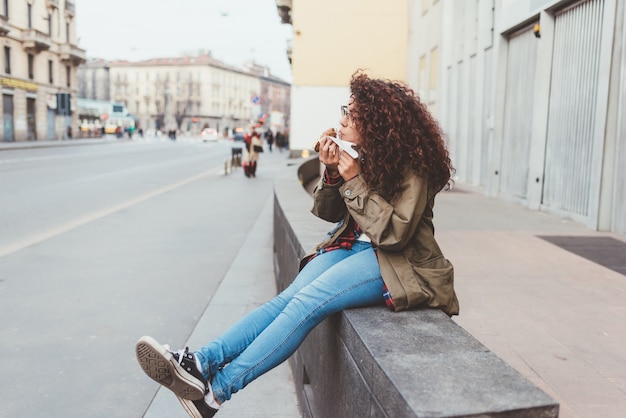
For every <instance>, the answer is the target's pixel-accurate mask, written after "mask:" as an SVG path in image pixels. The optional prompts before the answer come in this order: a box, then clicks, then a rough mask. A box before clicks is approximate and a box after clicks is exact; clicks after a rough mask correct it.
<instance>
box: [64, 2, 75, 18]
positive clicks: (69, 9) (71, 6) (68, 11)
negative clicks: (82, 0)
mask: <svg viewBox="0 0 626 418" xmlns="http://www.w3.org/2000/svg"><path fill="white" fill-rule="evenodd" d="M75 14H76V3H75V2H73V1H70V0H65V15H66V16H69V17H74V15H75Z"/></svg>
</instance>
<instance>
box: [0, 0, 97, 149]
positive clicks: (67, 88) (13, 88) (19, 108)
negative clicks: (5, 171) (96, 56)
mask: <svg viewBox="0 0 626 418" xmlns="http://www.w3.org/2000/svg"><path fill="white" fill-rule="evenodd" d="M74 19H75V7H74V2H73V1H69V0H45V1H33V0H27V1H24V0H4V1H3V2H2V4H1V5H0V40H1V41H2V69H1V71H2V72H1V73H0V85H1V86H2V102H1V104H0V106H1V107H2V112H1V113H0V117H1V118H2V131H0V135H1V136H0V138H1V140H2V141H33V140H45V139H61V138H68V137H71V136H72V132H75V131H76V130H77V128H78V117H77V115H76V114H75V112H74V109H75V106H76V68H77V67H78V65H80V64H81V63H83V62H85V61H86V53H85V51H84V50H82V49H80V48H78V47H77V38H76V30H75V28H76V25H75V21H74Z"/></svg>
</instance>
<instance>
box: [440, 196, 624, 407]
mask: <svg viewBox="0 0 626 418" xmlns="http://www.w3.org/2000/svg"><path fill="white" fill-rule="evenodd" d="M434 222H435V228H436V231H437V233H436V234H437V238H438V241H439V244H440V245H441V247H442V249H443V251H444V253H445V254H446V256H447V257H448V258H449V259H450V260H451V261H452V262H453V263H454V265H455V287H456V289H457V294H458V297H459V301H460V305H461V312H460V315H459V316H457V317H454V320H455V321H456V322H457V323H458V324H459V325H461V326H462V327H463V328H465V329H466V330H467V331H468V332H470V333H471V334H472V335H473V336H474V337H476V338H477V339H479V340H480V341H481V342H482V343H483V344H485V345H486V346H487V347H488V348H489V349H490V350H491V351H493V352H494V353H495V354H497V355H498V356H500V357H501V358H502V359H503V360H505V361H506V362H507V363H509V364H510V365H511V366H513V367H514V368H516V369H517V370H518V371H519V372H520V373H522V374H523V375H524V376H526V377H527V378H528V379H529V380H531V381H532V382H534V383H535V384H536V385H537V386H539V387H540V388H542V389H543V390H544V391H545V392H547V393H548V394H550V395H551V396H553V397H554V398H555V399H556V400H557V401H558V402H559V403H560V415H559V416H560V417H561V418H625V417H626V325H624V324H625V323H626V277H625V276H624V275H623V274H620V273H618V272H616V271H614V270H611V269H609V268H607V267H604V266H602V265H600V264H598V263H597V262H594V261H591V260H590V259H587V258H584V257H581V256H578V255H576V254H574V253H572V252H570V251H567V250H565V249H563V248H561V247H559V246H557V245H555V244H552V243H550V242H549V241H548V240H546V239H542V238H540V236H549V237H569V238H565V239H564V241H571V242H573V243H574V244H575V245H576V244H577V242H578V241H582V240H588V238H591V239H592V240H593V239H594V238H601V239H600V240H594V241H598V245H599V247H598V248H596V249H595V253H596V254H599V255H602V254H607V253H613V255H614V256H613V263H614V265H615V264H620V265H621V267H622V270H620V271H622V272H623V271H624V270H623V268H624V267H626V250H625V248H626V245H625V242H626V237H624V236H623V235H618V234H611V233H602V232H595V231H592V230H590V229H587V228H586V227H584V226H582V225H580V224H578V223H575V222H573V221H569V220H565V219H562V218H559V217H556V216H552V215H550V214H547V213H545V212H538V211H530V210H527V209H525V208H524V207H523V206H521V205H518V204H514V203H509V202H506V201H504V200H502V199H495V198H489V197H486V196H484V195H483V194H481V193H476V192H475V191H473V190H472V189H471V188H469V187H467V186H460V187H458V188H457V190H455V191H452V192H447V193H441V194H440V195H439V197H438V198H437V202H436V204H435V219H434ZM604 237H608V239H607V238H604ZM581 238H582V240H581ZM592 253H593V251H592Z"/></svg>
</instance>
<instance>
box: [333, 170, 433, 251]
mask: <svg viewBox="0 0 626 418" xmlns="http://www.w3.org/2000/svg"><path fill="white" fill-rule="evenodd" d="M339 193H340V194H341V196H342V198H343V200H344V202H345V205H346V207H347V208H348V210H349V211H350V214H351V215H352V217H353V218H354V219H355V221H356V222H357V223H358V224H359V226H360V227H361V228H362V229H363V231H364V232H365V234H366V235H367V236H368V237H370V239H371V240H372V242H373V243H374V244H375V245H377V246H378V247H380V248H382V249H384V250H387V251H400V250H402V249H403V248H404V247H405V246H406V245H407V243H408V242H409V241H410V240H411V238H412V237H413V235H414V234H415V230H416V228H417V225H418V224H419V222H420V220H421V218H422V216H423V215H424V211H425V210H426V208H427V203H428V184H427V182H426V180H425V179H424V178H423V177H418V176H417V175H415V174H408V175H406V176H405V177H404V178H403V179H402V192H401V193H400V195H399V196H398V197H396V198H395V199H394V201H393V203H389V202H387V201H386V200H385V199H383V197H382V196H380V195H379V194H378V193H375V192H372V191H370V190H369V189H368V187H367V185H366V184H365V181H364V180H363V178H362V177H361V176H357V177H355V178H354V179H352V180H350V181H348V182H346V183H344V184H343V185H341V186H340V187H339Z"/></svg>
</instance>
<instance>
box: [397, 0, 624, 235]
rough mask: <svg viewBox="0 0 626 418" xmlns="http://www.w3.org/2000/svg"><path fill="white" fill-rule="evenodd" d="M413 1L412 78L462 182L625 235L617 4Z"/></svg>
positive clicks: (596, 0)
mask: <svg viewBox="0 0 626 418" xmlns="http://www.w3.org/2000/svg"><path fill="white" fill-rule="evenodd" d="M412 4H413V6H414V8H416V9H419V10H413V11H412V13H411V16H412V18H411V27H415V28H420V30H421V31H422V33H421V35H420V36H415V38H412V40H411V42H410V46H409V56H410V57H413V58H412V59H409V61H408V63H409V66H408V69H407V73H408V74H410V76H409V77H408V79H409V81H410V82H411V83H412V86H413V87H415V88H416V90H418V91H420V92H423V94H431V95H432V97H431V96H428V98H429V103H430V101H431V100H432V104H433V109H434V110H435V111H436V113H437V116H438V117H439V119H440V120H441V121H442V125H443V127H444V130H445V131H446V133H447V135H448V141H449V147H450V150H451V153H452V156H453V161H454V164H455V166H456V168H457V173H456V174H457V176H458V179H459V181H462V182H465V183H469V184H472V185H474V186H477V187H479V188H481V189H482V190H484V192H485V193H486V194H488V195H491V196H497V197H500V198H503V199H507V200H511V201H514V202H517V203H520V204H522V205H524V206H527V207H528V208H530V209H534V210H543V211H547V212H550V213H553V214H556V215H558V216H562V217H564V218H569V219H573V220H575V221H577V222H580V223H583V224H585V225H586V226H588V227H589V228H591V229H594V230H603V231H612V232H617V233H621V234H624V233H626V171H625V170H624V167H625V166H626V165H625V164H626V135H625V133H626V128H625V124H624V122H623V121H624V120H626V119H625V116H626V114H625V112H624V109H625V108H626V88H624V82H625V81H626V80H625V79H624V78H625V77H626V75H624V74H625V70H626V65H625V64H626V62H625V61H624V60H625V59H626V56H624V54H623V52H622V50H623V43H624V32H623V27H624V23H625V22H626V20H625V19H626V16H625V13H624V8H625V6H624V2H621V1H617V0H577V1H572V0H568V1H556V0H532V1H531V0H472V1H455V0H438V1H432V0H430V1H428V0H424V2H423V3H422V2H415V3H412ZM424 4H425V5H426V7H423V5H424ZM425 28H428V29H426V32H423V30H424V29H425ZM433 51H435V53H434V54H433ZM424 61H425V62H424ZM424 68H426V71H424V70H423V69H424ZM433 78H434V80H433ZM433 86H435V88H434V90H433Z"/></svg>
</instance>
